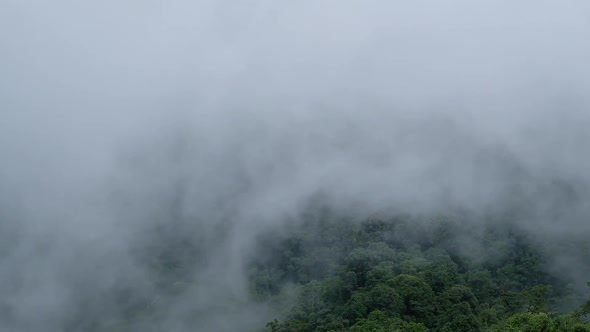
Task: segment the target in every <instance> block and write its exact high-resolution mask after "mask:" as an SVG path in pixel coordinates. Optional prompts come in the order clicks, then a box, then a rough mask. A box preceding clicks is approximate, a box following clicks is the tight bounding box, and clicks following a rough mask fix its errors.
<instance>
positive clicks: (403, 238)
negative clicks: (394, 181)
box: [249, 214, 590, 332]
mask: <svg viewBox="0 0 590 332" xmlns="http://www.w3.org/2000/svg"><path fill="white" fill-rule="evenodd" d="M461 219H462V218H458V219H457V218H455V219H454V218H449V217H447V218H445V217H440V218H433V219H430V220H429V219H428V218H424V219H419V218H412V217H410V216H399V217H395V218H380V217H371V218H368V219H367V220H365V221H363V222H361V223H356V222H353V221H350V220H348V221H347V220H346V219H345V218H336V217H330V216H329V214H324V215H320V216H315V217H314V218H309V219H308V222H307V224H305V225H303V227H297V228H293V231H292V232H290V233H288V234H285V233H284V232H283V234H282V235H281V234H280V233H272V232H268V233H267V234H266V235H265V236H263V237H261V241H260V249H261V250H260V256H257V257H256V259H254V260H253V261H252V262H251V266H250V274H249V276H250V282H251V285H250V286H251V291H252V292H253V294H255V296H256V297H257V298H258V299H259V301H270V302H271V303H272V306H273V307H274V308H275V309H277V313H276V316H277V319H275V320H273V321H270V322H269V323H268V324H267V328H268V331H272V332H279V331H292V332H295V331H301V332H304V331H359V332H360V331H374V332H379V331H490V332H491V331H498V332H500V331H531V332H532V331H590V324H588V323H586V322H585V320H584V317H585V315H586V314H588V312H589V311H588V309H589V303H590V302H586V304H585V306H583V307H578V306H579V305H580V304H582V303H583V302H584V299H583V298H581V297H580V296H582V297H583V296H585V297H586V299H588V296H587V295H588V293H587V292H586V293H585V294H584V292H581V291H580V290H579V289H575V285H573V284H571V282H572V276H571V275H567V274H562V275H560V274H559V273H549V271H550V268H551V266H550V265H551V264H553V262H550V261H549V260H548V257H547V256H546V253H547V252H548V251H547V250H553V249H556V247H555V246H557V245H558V244H557V243H554V242H553V243H549V242H545V243H543V245H541V244H540V243H538V242H537V241H535V240H534V239H532V238H530V237H527V234H526V233H525V232H524V231H522V230H520V229H518V228H517V227H515V226H514V225H510V224H509V223H506V224H498V223H497V220H496V221H495V222H494V223H488V224H487V225H486V224H483V225H481V228H480V226H478V227H472V226H473V225H471V226H470V224H469V221H468V220H466V219H464V220H461ZM471 222H473V221H471ZM484 223H485V222H484ZM572 241H574V242H575V241H576V240H573V239H572ZM572 245H574V244H573V243H572ZM578 245H579V246H577V248H578V249H580V250H584V249H583V248H584V247H586V249H587V246H584V241H583V240H580V241H579V243H578ZM264 249H266V250H264ZM587 254H588V252H585V253H582V254H581V253H580V252H577V253H572V255H582V256H584V255H587ZM586 257H588V256H586ZM588 278H589V279H590V276H588Z"/></svg>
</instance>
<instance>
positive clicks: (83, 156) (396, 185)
mask: <svg viewBox="0 0 590 332" xmlns="http://www.w3.org/2000/svg"><path fill="white" fill-rule="evenodd" d="M589 40H590V4H589V3H587V2H586V1H573V0H572V1H559V2H558V1H478V2H474V1H411V2H401V1H348V0H346V1H342V0H340V1H335V0H334V1H329V0H326V1H296V2H287V1H255V2H252V3H247V2H244V1H184V0H179V1H167V2H165V1H157V0H149V1H126V2H121V1H111V0H106V1H97V2H80V1H37V0H31V1H17V0H4V1H3V2H2V3H1V4H0V158H1V159H0V276H1V277H0V280H1V282H0V299H1V300H0V331H66V330H68V331H74V330H80V329H81V328H89V327H77V328H76V327H75V326H76V325H75V324H74V323H72V322H71V319H72V317H74V316H76V315H78V314H79V312H90V313H91V314H90V315H93V317H104V320H105V321H108V320H113V321H115V320H116V319H117V318H116V317H118V314H119V313H118V312H117V311H116V308H115V307H113V306H111V305H110V303H113V300H112V299H111V298H109V297H108V296H109V295H106V294H110V292H112V291H113V290H115V289H116V288H117V287H119V285H132V287H134V288H136V289H138V290H140V291H145V293H146V294H148V295H146V296H148V297H149V294H151V293H150V292H151V290H150V287H151V286H150V276H149V273H148V272H147V271H146V270H145V268H144V267H143V265H142V264H140V263H139V259H138V258H137V257H136V254H134V248H136V247H141V246H143V245H145V244H146V243H150V241H151V240H150V238H149V236H148V235H146V234H147V233H149V230H150V229H153V228H154V227H158V225H160V226H161V225H164V227H171V228H174V227H180V229H182V230H183V231H184V232H186V234H187V236H188V237H189V238H190V239H191V240H192V241H196V242H198V246H199V248H200V251H199V253H198V257H195V259H199V260H201V261H202V263H200V265H199V266H200V267H199V268H198V271H192V272H191V273H193V274H194V275H195V276H194V278H195V280H196V281H195V283H194V285H195V286H192V287H191V289H190V290H189V291H187V295H185V296H183V297H182V298H181V299H176V300H174V301H171V303H169V304H168V305H167V306H166V307H167V308H168V310H167V311H166V313H165V315H164V316H165V317H163V318H162V322H163V323H162V324H163V325H161V326H160V327H159V328H158V329H156V330H162V331H164V330H165V331H189V330H190V331H230V330H236V329H238V330H242V331H249V330H252V331H255V330H256V329H257V328H260V327H263V326H264V322H266V321H267V320H268V319H270V318H271V317H269V315H268V313H267V308H265V307H264V306H263V305H254V304H253V303H252V302H251V301H250V299H249V297H248V293H247V289H246V281H245V277H244V273H243V267H244V266H243V265H244V261H245V260H246V259H247V256H248V255H249V254H250V253H251V248H252V245H253V241H254V239H255V237H256V235H257V234H259V233H260V232H262V231H263V230H264V229H265V228H266V227H269V226H271V225H272V226H277V225H281V223H286V222H297V218H298V216H300V215H301V213H302V209H303V207H304V206H306V204H307V203H308V202H309V201H310V200H313V198H314V197H317V195H318V194H321V195H322V197H324V199H325V200H326V204H329V205H331V206H334V207H336V208H337V209H343V210H347V209H348V210H350V211H349V212H350V213H356V214H358V215H361V216H362V215H364V214H370V213H373V212H375V211H392V210H393V211H404V212H408V213H435V212H437V211H441V210H445V209H446V208H449V207H457V206H458V207H461V208H464V209H467V210H470V211H474V212H476V211H493V210H495V209H498V210H501V209H502V208H503V207H504V206H507V205H510V204H513V203H514V202H515V201H514V200H513V198H514V197H516V196H518V199H520V200H522V201H526V202H528V203H527V204H529V205H527V206H528V207H527V214H526V215H527V217H525V218H522V220H520V221H519V222H520V223H521V225H522V227H524V228H527V229H530V230H531V231H532V232H535V234H538V235H539V236H541V237H543V236H553V235H554V234H559V235H564V234H565V235H567V234H576V235H577V236H583V235H585V234H588V233H590V223H588V220H587V216H588V215H589V212H590V211H588V209H589V208H588V207H587V206H585V204H584V203H585V201H586V200H587V199H588V198H590V197H589V192H588V184H589V183H590V182H589V181H590V174H589V173H588V171H587V170H588V167H589V166H590V164H589V161H590V157H589V156H590V145H589V144H587V142H590V134H589V131H588V130H587V128H589V126H590V112H589V111H588V106H589V104H590V103H589V102H590V94H589V93H588V91H590V64H589V63H588V60H587V59H590V43H588V41H589ZM556 181H558V182H559V181H561V182H562V183H566V184H568V185H571V186H573V188H574V189H573V190H574V192H575V196H576V199H572V200H571V201H566V202H565V203H564V202H563V201H561V200H560V199H562V197H561V196H560V195H561V194H559V193H554V192H553V191H552V190H553V189H552V188H553V187H552V186H553V184H554V183H555V182H556ZM166 225H168V226H166ZM555 262H556V263H555V264H557V265H556V270H558V269H562V268H561V265H559V264H560V263H559V262H563V260H562V258H560V257H559V255H557V254H556V258H555ZM578 263H579V262H578ZM568 264H571V263H569V261H568ZM563 265H567V264H563ZM557 266H559V268H557ZM585 266H586V267H588V263H587V262H585ZM580 278H583V277H582V276H580ZM586 279H587V276H586ZM153 301H156V300H155V299H154V300H153ZM82 315H84V314H82ZM186 317H193V319H194V320H196V321H197V323H198V324H194V325H192V326H190V325H189V324H188V323H186ZM68 324H70V325H68ZM72 324H73V325H72ZM68 326H70V327H68ZM72 326H74V327H72ZM144 330H145V329H144Z"/></svg>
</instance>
